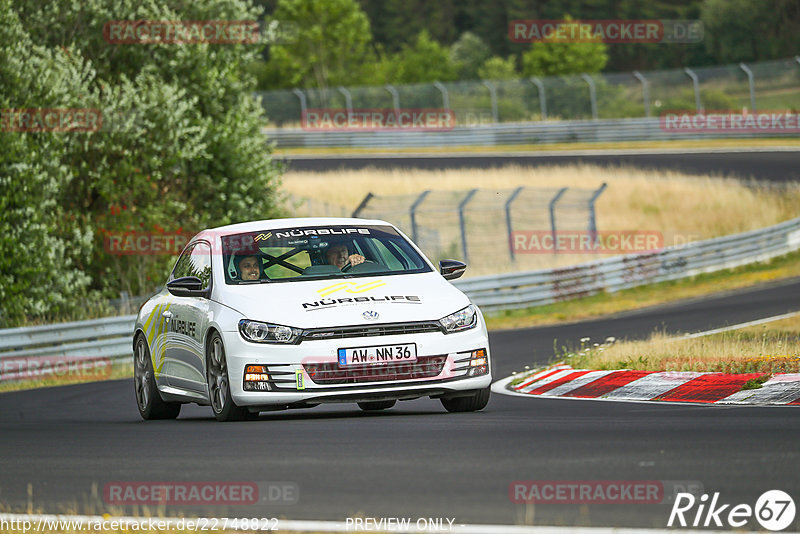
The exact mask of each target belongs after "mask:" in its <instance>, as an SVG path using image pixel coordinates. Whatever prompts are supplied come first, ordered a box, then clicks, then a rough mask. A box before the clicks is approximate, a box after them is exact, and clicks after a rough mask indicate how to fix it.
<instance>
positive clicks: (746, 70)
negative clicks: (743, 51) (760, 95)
mask: <svg viewBox="0 0 800 534" xmlns="http://www.w3.org/2000/svg"><path fill="white" fill-rule="evenodd" d="M739 68H740V69H742V70H743V71H744V73H745V74H747V84H748V85H749V86H750V108H751V110H752V111H755V110H756V84H755V80H754V79H753V71H752V70H750V67H748V66H747V65H745V64H744V63H739Z"/></svg>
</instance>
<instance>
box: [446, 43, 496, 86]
mask: <svg viewBox="0 0 800 534" xmlns="http://www.w3.org/2000/svg"><path fill="white" fill-rule="evenodd" d="M490 54H491V51H490V50H489V47H488V46H486V43H484V42H483V39H481V38H480V37H478V36H477V35H475V34H474V33H472V32H464V33H462V34H461V37H459V38H458V41H456V42H455V43H453V45H452V46H451V47H450V58H451V59H452V61H453V63H455V65H456V68H457V69H458V78H459V79H460V80H477V79H478V78H480V76H479V74H478V69H480V68H481V66H482V65H483V64H484V62H485V61H486V60H487V59H489V56H490Z"/></svg>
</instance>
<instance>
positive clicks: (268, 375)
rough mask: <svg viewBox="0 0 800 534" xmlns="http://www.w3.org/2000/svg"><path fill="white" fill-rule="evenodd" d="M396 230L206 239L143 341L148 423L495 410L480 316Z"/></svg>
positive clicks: (443, 272) (323, 227)
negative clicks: (196, 416) (348, 409)
mask: <svg viewBox="0 0 800 534" xmlns="http://www.w3.org/2000/svg"><path fill="white" fill-rule="evenodd" d="M465 268H466V265H464V264H463V263H460V262H457V261H452V260H443V261H441V262H440V263H439V271H440V272H437V271H436V269H435V268H434V267H433V265H432V264H431V262H430V261H429V260H428V259H427V258H425V256H424V255H423V254H422V252H421V251H420V250H419V249H418V248H417V247H416V246H415V245H414V244H413V243H411V241H410V240H409V239H408V238H407V237H406V236H405V235H403V233H402V232H400V231H399V230H398V229H397V228H395V227H394V226H392V225H391V224H389V223H386V222H384V221H378V220H364V219H345V218H342V219H327V218H325V219H323V218H308V219H279V220H267V221H256V222H249V223H243V224H234V225H229V226H224V227H220V228H214V229H210V230H205V231H203V232H201V233H199V234H197V235H196V236H195V237H194V238H192V240H191V241H190V242H189V244H188V245H187V246H186V248H185V249H184V250H183V252H182V253H181V255H180V257H179V258H178V260H177V262H176V263H175V267H174V268H173V270H172V274H171V275H170V277H169V281H168V282H167V284H166V285H165V287H164V288H163V290H162V291H161V292H159V293H158V294H157V295H155V296H153V297H152V298H150V299H149V300H148V301H147V302H146V303H145V304H144V305H143V306H142V308H141V309H140V310H139V315H138V317H137V319H136V327H135V330H134V335H133V348H134V364H135V367H134V369H135V370H134V377H135V386H136V401H137V404H138V406H139V412H140V413H141V415H142V417H143V418H144V419H169V418H175V417H177V416H178V413H179V412H180V408H181V404H185V403H189V402H193V403H197V404H201V405H211V408H212V409H213V411H214V416H215V417H216V418H217V420H219V421H229V420H241V419H245V418H251V417H255V416H257V415H258V412H260V411H266V410H281V409H287V408H307V407H312V406H316V405H318V404H320V403H324V402H356V403H358V405H359V406H360V407H361V408H362V409H363V410H383V409H387V408H391V407H392V406H393V405H394V404H395V402H396V401H397V400H405V399H415V398H419V397H431V398H438V399H440V400H441V402H442V404H443V405H444V407H445V408H446V409H447V410H448V411H451V412H463V411H474V410H480V409H482V408H484V407H485V406H486V404H487V402H488V401H489V386H490V384H491V364H490V359H489V342H488V336H487V332H486V324H485V322H484V320H483V316H482V314H481V312H480V310H478V308H477V307H476V306H475V305H473V304H471V303H470V301H469V299H468V298H467V296H466V295H464V294H463V293H462V292H461V291H459V290H458V289H457V288H455V287H454V286H453V285H452V284H450V283H449V282H448V281H447V280H450V279H454V278H458V277H459V276H461V274H462V273H463V272H464V269H465Z"/></svg>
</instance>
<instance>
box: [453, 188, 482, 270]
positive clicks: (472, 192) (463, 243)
mask: <svg viewBox="0 0 800 534" xmlns="http://www.w3.org/2000/svg"><path fill="white" fill-rule="evenodd" d="M477 192H478V190H477V189H472V190H470V192H469V193H467V196H465V197H464V200H462V201H461V203H460V204H459V205H458V225H459V226H460V227H461V250H463V251H464V263H468V262H469V254H467V223H466V221H465V220H464V208H465V207H467V203H468V202H469V201H470V200H471V199H472V197H474V196H475V193H477Z"/></svg>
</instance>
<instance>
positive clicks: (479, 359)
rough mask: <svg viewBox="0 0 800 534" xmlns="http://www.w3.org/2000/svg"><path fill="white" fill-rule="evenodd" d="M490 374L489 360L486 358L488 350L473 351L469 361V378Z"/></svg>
mask: <svg viewBox="0 0 800 534" xmlns="http://www.w3.org/2000/svg"><path fill="white" fill-rule="evenodd" d="M488 373H489V358H487V357H486V350H484V349H478V350H474V351H472V353H471V354H470V360H469V371H468V372H467V376H482V375H485V374H488Z"/></svg>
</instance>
